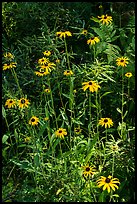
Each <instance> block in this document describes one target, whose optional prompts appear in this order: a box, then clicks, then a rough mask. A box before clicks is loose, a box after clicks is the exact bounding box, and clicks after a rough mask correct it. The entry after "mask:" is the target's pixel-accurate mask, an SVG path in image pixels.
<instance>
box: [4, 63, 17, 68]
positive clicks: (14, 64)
mask: <svg viewBox="0 0 137 204" xmlns="http://www.w3.org/2000/svg"><path fill="white" fill-rule="evenodd" d="M16 64H17V63H16V62H11V63H8V64H4V65H3V70H6V69H12V68H14V67H16Z"/></svg>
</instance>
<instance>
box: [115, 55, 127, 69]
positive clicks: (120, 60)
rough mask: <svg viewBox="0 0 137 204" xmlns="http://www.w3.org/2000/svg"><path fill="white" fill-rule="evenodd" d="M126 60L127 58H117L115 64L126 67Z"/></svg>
mask: <svg viewBox="0 0 137 204" xmlns="http://www.w3.org/2000/svg"><path fill="white" fill-rule="evenodd" d="M128 60H129V59H128V58H127V57H119V58H118V59H116V64H117V65H118V66H122V67H126V66H127V64H128Z"/></svg>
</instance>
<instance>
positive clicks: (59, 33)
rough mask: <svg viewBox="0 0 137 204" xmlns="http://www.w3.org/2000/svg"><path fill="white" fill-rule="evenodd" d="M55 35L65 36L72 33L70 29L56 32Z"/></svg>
mask: <svg viewBox="0 0 137 204" xmlns="http://www.w3.org/2000/svg"><path fill="white" fill-rule="evenodd" d="M56 35H57V37H59V38H66V37H67V36H68V37H69V36H72V33H71V32H70V31H64V32H61V31H60V32H56Z"/></svg>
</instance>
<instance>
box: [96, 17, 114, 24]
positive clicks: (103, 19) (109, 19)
mask: <svg viewBox="0 0 137 204" xmlns="http://www.w3.org/2000/svg"><path fill="white" fill-rule="evenodd" d="M98 18H101V19H100V22H101V23H103V24H106V25H108V24H109V23H112V16H108V15H107V14H106V15H102V16H98Z"/></svg>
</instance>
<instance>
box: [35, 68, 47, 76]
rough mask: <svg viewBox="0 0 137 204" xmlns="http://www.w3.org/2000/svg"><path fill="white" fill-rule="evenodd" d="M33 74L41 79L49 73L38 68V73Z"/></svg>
mask: <svg viewBox="0 0 137 204" xmlns="http://www.w3.org/2000/svg"><path fill="white" fill-rule="evenodd" d="M35 74H36V75H37V76H40V77H41V76H45V75H47V74H49V72H48V69H47V70H46V71H45V68H40V70H39V71H35Z"/></svg>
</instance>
